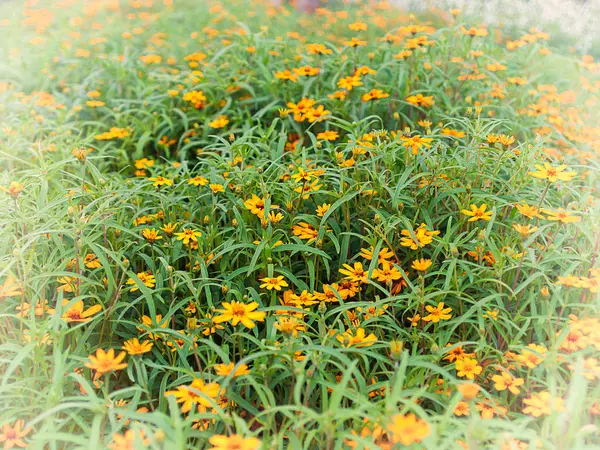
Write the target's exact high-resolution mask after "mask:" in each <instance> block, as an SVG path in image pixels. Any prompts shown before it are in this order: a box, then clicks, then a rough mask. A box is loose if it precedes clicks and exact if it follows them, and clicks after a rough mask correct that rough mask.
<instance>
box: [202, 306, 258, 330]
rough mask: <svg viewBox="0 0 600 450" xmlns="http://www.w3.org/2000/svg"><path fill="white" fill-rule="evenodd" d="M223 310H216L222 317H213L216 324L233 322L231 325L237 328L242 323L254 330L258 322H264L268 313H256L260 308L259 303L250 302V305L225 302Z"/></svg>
mask: <svg viewBox="0 0 600 450" xmlns="http://www.w3.org/2000/svg"><path fill="white" fill-rule="evenodd" d="M222 306H223V309H216V310H215V312H217V313H220V315H218V316H216V317H213V322H214V323H221V322H231V325H233V326H236V325H237V324H239V323H241V324H242V325H244V326H245V327H246V328H254V327H255V325H256V324H255V323H254V321H256V322H263V321H264V320H265V316H266V313H265V312H262V311H254V310H255V309H256V308H258V303H256V302H250V303H248V304H245V303H242V302H237V301H232V302H231V303H229V302H223V303H222Z"/></svg>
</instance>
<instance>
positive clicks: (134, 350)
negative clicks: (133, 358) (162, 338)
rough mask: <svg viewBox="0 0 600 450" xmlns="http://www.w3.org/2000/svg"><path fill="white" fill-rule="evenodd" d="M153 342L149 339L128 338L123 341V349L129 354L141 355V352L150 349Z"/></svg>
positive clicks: (146, 351)
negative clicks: (141, 340)
mask: <svg viewBox="0 0 600 450" xmlns="http://www.w3.org/2000/svg"><path fill="white" fill-rule="evenodd" d="M153 345H154V343H152V342H150V341H144V342H140V341H138V338H132V339H128V340H127V341H125V342H123V347H122V348H123V349H124V350H126V351H127V353H129V354H130V355H141V354H143V353H148V352H149V351H151V350H152V346H153Z"/></svg>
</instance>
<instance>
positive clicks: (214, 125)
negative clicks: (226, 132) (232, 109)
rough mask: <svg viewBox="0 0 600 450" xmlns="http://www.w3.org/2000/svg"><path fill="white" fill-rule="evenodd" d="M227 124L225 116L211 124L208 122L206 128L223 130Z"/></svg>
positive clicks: (227, 120)
mask: <svg viewBox="0 0 600 450" xmlns="http://www.w3.org/2000/svg"><path fill="white" fill-rule="evenodd" d="M228 123H229V119H228V118H227V116H219V117H217V118H216V119H215V120H213V121H212V122H208V126H209V127H211V128H223V127H224V126H225V125H227V124H228Z"/></svg>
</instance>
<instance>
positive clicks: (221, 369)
mask: <svg viewBox="0 0 600 450" xmlns="http://www.w3.org/2000/svg"><path fill="white" fill-rule="evenodd" d="M234 368H235V363H232V362H230V363H228V364H225V363H223V364H216V365H215V372H216V373H217V375H219V376H221V377H226V376H228V375H229V374H233V375H232V377H233V378H236V377H240V376H242V375H248V374H249V373H250V370H248V366H247V365H246V364H240V365H239V366H238V367H237V369H235V371H234V370H233V369H234Z"/></svg>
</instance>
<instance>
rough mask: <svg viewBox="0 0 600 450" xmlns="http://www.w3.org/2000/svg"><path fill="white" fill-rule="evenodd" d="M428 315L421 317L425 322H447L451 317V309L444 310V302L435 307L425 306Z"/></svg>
mask: <svg viewBox="0 0 600 450" xmlns="http://www.w3.org/2000/svg"><path fill="white" fill-rule="evenodd" d="M425 309H426V310H427V312H429V315H427V316H425V317H423V320H424V321H425V322H433V323H438V322H439V321H440V320H449V319H450V318H451V317H452V314H450V313H451V312H452V308H444V302H439V303H438V305H437V306H435V307H434V306H430V305H427V306H425Z"/></svg>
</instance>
